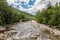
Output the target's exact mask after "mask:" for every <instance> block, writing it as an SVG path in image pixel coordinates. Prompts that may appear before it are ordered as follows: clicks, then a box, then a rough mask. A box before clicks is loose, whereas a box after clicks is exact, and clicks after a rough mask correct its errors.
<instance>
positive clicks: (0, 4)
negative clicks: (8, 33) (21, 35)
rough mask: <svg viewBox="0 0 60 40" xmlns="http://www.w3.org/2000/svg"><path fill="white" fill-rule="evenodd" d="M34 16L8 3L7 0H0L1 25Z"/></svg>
mask: <svg viewBox="0 0 60 40" xmlns="http://www.w3.org/2000/svg"><path fill="white" fill-rule="evenodd" d="M33 18H34V16H33V15H30V14H27V13H25V12H22V11H20V10H17V9H14V8H13V7H11V6H8V5H7V2H6V1H5V0H0V25H2V24H6V23H7V24H9V23H15V22H19V21H20V20H21V19H29V20H30V19H33Z"/></svg>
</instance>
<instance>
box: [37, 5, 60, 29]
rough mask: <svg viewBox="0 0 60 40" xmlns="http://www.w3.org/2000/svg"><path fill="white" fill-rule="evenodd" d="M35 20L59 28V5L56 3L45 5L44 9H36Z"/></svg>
mask: <svg viewBox="0 0 60 40" xmlns="http://www.w3.org/2000/svg"><path fill="white" fill-rule="evenodd" d="M36 21H37V22H39V23H42V24H46V25H52V26H57V27H56V28H60V5H59V6H58V4H56V5H55V6H51V5H50V4H49V5H48V6H47V9H46V10H42V11H38V12H37V14H36Z"/></svg>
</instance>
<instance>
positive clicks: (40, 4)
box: [7, 0, 60, 15]
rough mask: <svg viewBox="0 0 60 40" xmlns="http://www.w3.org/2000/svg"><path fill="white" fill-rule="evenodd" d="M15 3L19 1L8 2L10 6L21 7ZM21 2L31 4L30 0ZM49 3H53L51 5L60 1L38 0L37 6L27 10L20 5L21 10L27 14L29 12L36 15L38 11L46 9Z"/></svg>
mask: <svg viewBox="0 0 60 40" xmlns="http://www.w3.org/2000/svg"><path fill="white" fill-rule="evenodd" d="M15 1H17V0H7V2H8V4H9V5H10V4H12V3H13V4H15V5H19V4H17V3H16V2H15ZM19 1H25V2H27V3H28V2H29V0H19ZM48 1H51V3H56V2H60V1H59V0H36V2H35V5H34V6H33V7H31V8H29V9H25V8H23V7H22V6H21V5H19V6H20V7H19V10H21V11H25V12H28V13H30V14H33V15H34V14H35V13H36V12H37V11H38V10H42V8H45V7H46V4H47V3H48Z"/></svg>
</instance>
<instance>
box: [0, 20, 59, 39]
mask: <svg viewBox="0 0 60 40" xmlns="http://www.w3.org/2000/svg"><path fill="white" fill-rule="evenodd" d="M7 29H8V30H7ZM0 40H60V31H59V30H57V29H52V28H49V27H48V26H46V25H44V24H39V23H37V22H36V21H33V20H31V21H27V22H21V23H16V24H11V25H6V28H5V27H2V26H0Z"/></svg>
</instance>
